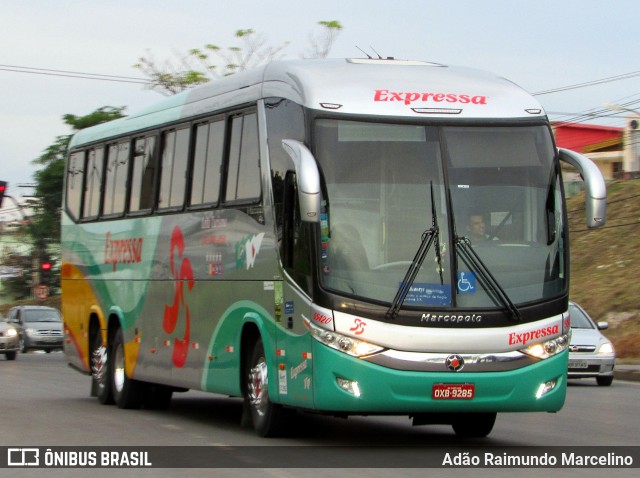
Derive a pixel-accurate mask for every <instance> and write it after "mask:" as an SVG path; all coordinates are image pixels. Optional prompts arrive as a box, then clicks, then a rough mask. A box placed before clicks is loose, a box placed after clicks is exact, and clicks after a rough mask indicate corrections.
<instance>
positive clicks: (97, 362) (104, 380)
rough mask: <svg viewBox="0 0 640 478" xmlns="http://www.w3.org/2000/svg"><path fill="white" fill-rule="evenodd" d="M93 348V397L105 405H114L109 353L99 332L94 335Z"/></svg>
mask: <svg viewBox="0 0 640 478" xmlns="http://www.w3.org/2000/svg"><path fill="white" fill-rule="evenodd" d="M92 342H93V345H92V347H91V395H92V396H96V397H98V400H99V401H100V403H102V404H103V405H111V404H113V403H114V402H113V395H112V393H111V380H110V379H109V370H108V369H109V353H108V348H107V346H106V345H105V344H103V343H102V334H101V333H100V331H99V330H98V331H97V332H96V333H94V335H93V340H92Z"/></svg>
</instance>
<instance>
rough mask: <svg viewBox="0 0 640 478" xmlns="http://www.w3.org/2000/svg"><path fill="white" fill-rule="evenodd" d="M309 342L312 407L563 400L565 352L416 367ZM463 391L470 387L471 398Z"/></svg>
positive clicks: (510, 407)
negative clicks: (489, 365)
mask: <svg viewBox="0 0 640 478" xmlns="http://www.w3.org/2000/svg"><path fill="white" fill-rule="evenodd" d="M313 347H314V351H313V374H314V399H315V408H316V409H317V410H323V411H327V412H330V411H335V412H346V413H353V414H367V413H372V414H374V413H380V414H398V415H404V414H409V415H410V414H414V413H429V412H532V411H546V412H555V411H558V410H560V409H561V408H562V406H563V404H564V400H565V395H566V388H567V380H566V378H567V356H568V352H562V353H560V354H558V355H556V356H555V357H551V358H549V359H546V360H541V361H539V362H536V363H534V364H531V365H527V366H525V367H522V368H519V369H515V370H508V371H500V372H479V373H475V372H474V373H469V372H464V371H460V372H448V371H443V372H417V371H404V370H395V369H391V368H387V367H383V366H380V365H377V364H372V363H369V362H367V361H365V360H362V359H358V358H355V357H352V356H350V355H347V354H344V353H342V352H339V351H337V350H334V349H331V348H329V347H326V346H324V345H322V344H320V343H318V342H316V341H314V345H313ZM451 384H453V385H451ZM443 389H450V390H453V391H454V392H456V390H457V391H460V390H463V389H464V390H465V392H464V393H454V395H457V396H456V397H455V398H443V397H442V395H444V394H443V393H441V392H436V391H435V390H443ZM469 390H472V391H473V392H472V398H469V392H468V391H469ZM436 395H439V396H438V397H437V398H436Z"/></svg>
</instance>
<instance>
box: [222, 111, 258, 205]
mask: <svg viewBox="0 0 640 478" xmlns="http://www.w3.org/2000/svg"><path fill="white" fill-rule="evenodd" d="M259 151H260V148H259V143H258V117H257V115H256V114H255V113H249V114H246V115H243V116H236V117H234V118H233V119H232V120H231V144H230V148H229V166H228V170H227V189H226V192H225V201H242V200H244V201H247V200H257V199H259V198H260V193H261V188H260V154H259Z"/></svg>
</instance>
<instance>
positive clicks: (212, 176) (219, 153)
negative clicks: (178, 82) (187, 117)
mask: <svg viewBox="0 0 640 478" xmlns="http://www.w3.org/2000/svg"><path fill="white" fill-rule="evenodd" d="M224 124H225V122H224V120H223V119H220V120H217V121H213V122H208V123H202V124H199V125H197V126H196V129H195V134H196V140H195V150H194V154H193V174H192V178H193V179H192V187H191V201H190V204H191V205H192V206H194V205H200V204H216V203H217V202H218V196H219V193H220V166H221V165H222V158H223V156H224Z"/></svg>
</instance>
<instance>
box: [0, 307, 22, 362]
mask: <svg viewBox="0 0 640 478" xmlns="http://www.w3.org/2000/svg"><path fill="white" fill-rule="evenodd" d="M19 349H20V339H19V337H18V331H17V330H16V328H15V327H13V326H12V325H9V324H8V323H6V322H5V321H4V319H3V318H2V316H1V315H0V355H4V356H5V357H7V360H15V359H16V357H17V355H18V350H19Z"/></svg>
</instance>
